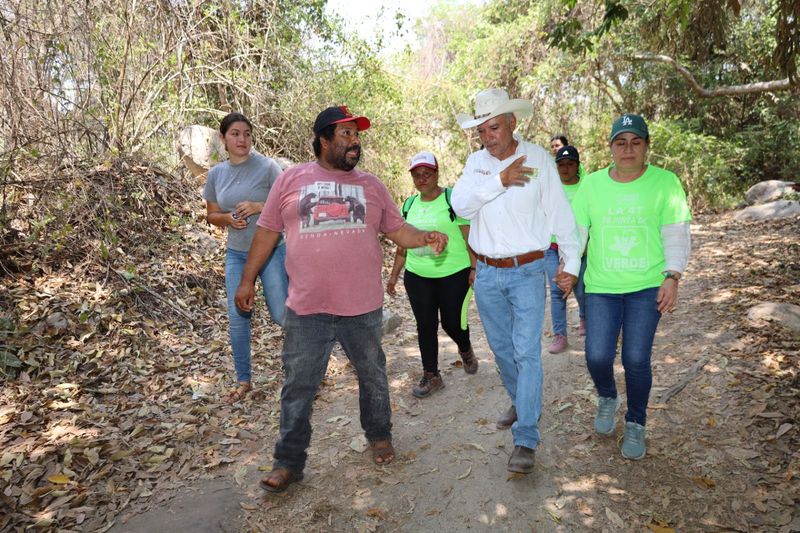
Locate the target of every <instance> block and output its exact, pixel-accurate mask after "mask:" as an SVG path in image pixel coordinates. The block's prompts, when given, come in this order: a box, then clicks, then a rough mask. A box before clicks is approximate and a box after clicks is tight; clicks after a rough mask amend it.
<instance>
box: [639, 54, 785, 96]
mask: <svg viewBox="0 0 800 533" xmlns="http://www.w3.org/2000/svg"><path fill="white" fill-rule="evenodd" d="M632 59H634V60H637V61H658V62H661V63H667V64H669V65H672V66H673V67H674V68H675V70H677V71H678V73H679V74H680V75H681V76H682V77H683V78H684V79H685V80H686V81H687V82H688V83H689V86H690V87H691V88H692V90H693V91H694V92H695V93H697V95H698V96H702V97H703V98H713V97H715V96H735V95H741V94H753V93H767V92H775V91H787V90H790V89H796V88H798V87H800V85H797V84H793V83H791V81H790V80H789V78H784V79H782V80H772V81H760V82H756V83H746V84H744V85H727V86H725V87H718V88H716V89H705V88H703V87H702V86H701V85H700V84H699V83H698V82H697V80H696V79H695V77H694V75H693V74H692V73H691V72H690V71H689V69H687V68H686V67H684V66H683V65H681V64H680V63H678V61H677V60H676V59H675V58H672V57H670V56H666V55H662V54H636V55H634V56H633V57H632Z"/></svg>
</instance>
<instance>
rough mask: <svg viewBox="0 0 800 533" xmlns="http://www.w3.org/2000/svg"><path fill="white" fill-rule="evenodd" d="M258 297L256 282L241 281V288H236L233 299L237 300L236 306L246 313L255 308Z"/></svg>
mask: <svg viewBox="0 0 800 533" xmlns="http://www.w3.org/2000/svg"><path fill="white" fill-rule="evenodd" d="M255 297H256V290H255V284H248V283H240V284H239V288H238V289H236V295H235V296H234V297H233V301H234V302H236V307H238V308H239V309H240V310H241V311H244V312H245V313H249V312H250V311H252V310H253V303H254V301H255Z"/></svg>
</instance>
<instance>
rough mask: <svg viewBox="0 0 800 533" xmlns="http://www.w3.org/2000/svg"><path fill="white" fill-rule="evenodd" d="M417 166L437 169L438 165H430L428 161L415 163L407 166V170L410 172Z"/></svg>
mask: <svg viewBox="0 0 800 533" xmlns="http://www.w3.org/2000/svg"><path fill="white" fill-rule="evenodd" d="M418 167H428V168H432V169H433V170H439V167H437V166H436V165H431V164H430V163H417V164H416V165H414V166H411V167H408V171H409V172H411V171H412V170H414V169H415V168H418Z"/></svg>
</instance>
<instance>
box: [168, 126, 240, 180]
mask: <svg viewBox="0 0 800 533" xmlns="http://www.w3.org/2000/svg"><path fill="white" fill-rule="evenodd" d="M175 151H176V152H177V153H178V157H179V158H180V159H181V161H183V164H184V165H186V168H188V169H189V170H190V171H191V172H192V174H194V175H195V176H200V175H202V174H205V173H206V172H208V169H209V168H211V167H213V166H214V165H216V164H217V163H219V162H220V161H224V160H225V159H227V158H228V153H227V152H226V151H225V146H224V145H223V144H222V138H221V137H220V135H219V132H218V131H217V130H214V129H211V128H208V127H206V126H199V125H197V124H195V125H193V126H186V127H185V128H183V129H182V130H180V131H179V132H178V135H177V136H176V137H175Z"/></svg>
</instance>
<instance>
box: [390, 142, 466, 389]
mask: <svg viewBox="0 0 800 533" xmlns="http://www.w3.org/2000/svg"><path fill="white" fill-rule="evenodd" d="M408 170H409V172H410V173H411V176H412V178H413V179H414V187H415V188H416V189H417V190H418V191H419V193H418V194H415V195H414V196H411V197H410V198H408V199H407V200H406V201H405V203H404V204H403V208H402V215H403V218H405V219H406V220H407V221H408V223H409V224H411V225H413V226H414V227H417V228H421V229H425V230H429V231H430V230H437V231H440V232H442V233H445V234H447V236H448V239H449V240H448V243H447V247H446V248H445V249H444V251H443V252H442V253H441V254H439V255H433V254H432V253H430V251H429V250H428V249H427V248H414V249H411V250H406V249H405V248H402V247H400V246H398V247H397V252H396V253H395V258H394V265H393V266H392V273H391V274H390V275H389V280H388V281H387V283H386V292H387V293H389V294H390V295H391V296H395V295H396V294H397V289H396V286H397V279H398V277H399V275H400V272H401V271H402V270H403V267H405V269H406V271H405V274H404V276H403V283H404V285H405V288H406V293H407V294H408V300H409V302H410V303H411V309H412V311H413V312H414V318H415V319H416V321H417V337H418V342H419V351H420V355H421V357H422V370H423V373H422V379H420V381H419V384H418V385H417V386H416V387H414V388H413V389H412V391H411V393H412V394H413V395H414V396H416V397H417V398H425V397H427V396H430V395H431V394H433V393H434V392H436V391H438V390H440V389H442V388H444V381H442V376H441V374H440V373H439V337H438V332H439V315H440V314H441V318H442V329H444V331H445V333H447V335H448V336H449V337H450V338H451V339H453V342H455V343H456V345H457V346H458V353H459V355H460V356H461V359H462V361H463V364H464V371H465V372H466V373H467V374H474V373H476V372H477V371H478V360H477V359H476V358H475V354H474V353H473V351H472V344H471V343H470V338H469V326H468V325H467V306H468V304H469V300H470V297H471V295H472V290H471V289H470V285H471V284H472V281H473V280H474V276H475V258H474V257H473V256H472V253H471V252H470V251H469V248H468V247H467V239H468V236H469V221H467V220H464V219H463V218H459V217H456V214H455V212H454V211H453V208H452V207H451V205H450V189H448V188H445V187H441V186H440V185H439V163H438V162H437V161H436V157H435V156H434V155H433V154H432V153H430V152H420V153H418V154H416V155H415V156H414V157H412V158H411V164H410V166H409V169H408Z"/></svg>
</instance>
